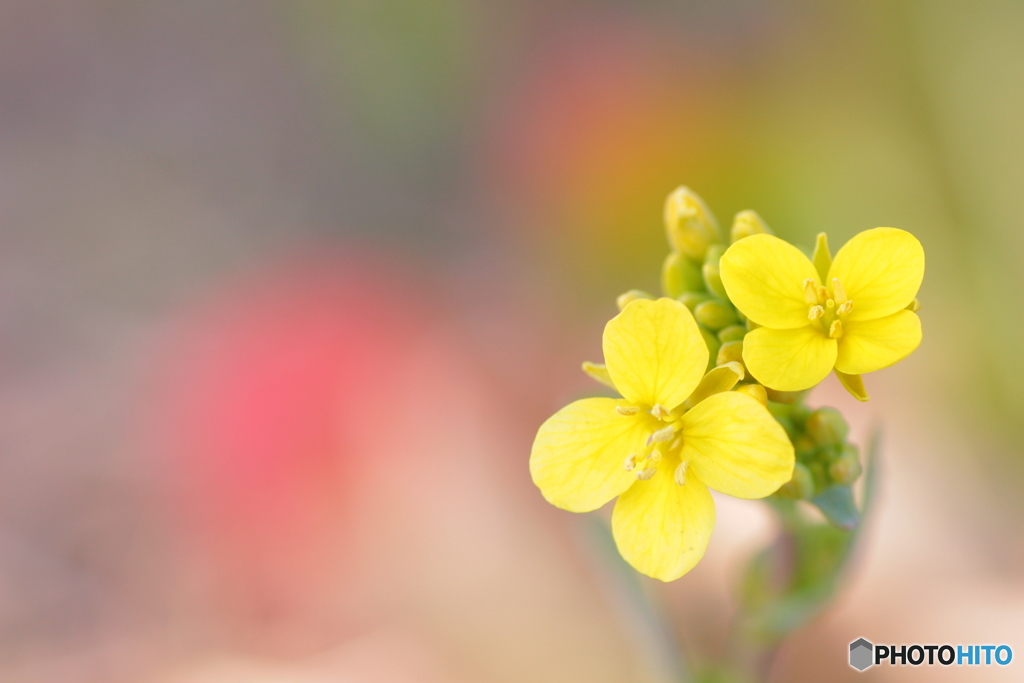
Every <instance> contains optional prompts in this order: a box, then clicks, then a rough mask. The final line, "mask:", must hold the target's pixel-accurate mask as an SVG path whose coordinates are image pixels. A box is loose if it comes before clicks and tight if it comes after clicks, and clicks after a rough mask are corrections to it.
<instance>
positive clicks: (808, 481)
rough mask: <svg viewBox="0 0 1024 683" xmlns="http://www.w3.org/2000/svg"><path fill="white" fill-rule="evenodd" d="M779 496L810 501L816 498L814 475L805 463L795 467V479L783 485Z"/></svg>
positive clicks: (797, 464)
mask: <svg viewBox="0 0 1024 683" xmlns="http://www.w3.org/2000/svg"><path fill="white" fill-rule="evenodd" d="M779 495H780V496H782V497H783V498H796V499H804V500H806V499H808V498H811V497H813V496H814V475H812V474H811V471H810V470H809V469H807V467H806V466H805V465H804V464H803V463H799V462H798V463H796V465H795V466H794V467H793V478H792V479H790V480H789V481H788V482H787V483H785V484H783V485H782V488H780V489H779Z"/></svg>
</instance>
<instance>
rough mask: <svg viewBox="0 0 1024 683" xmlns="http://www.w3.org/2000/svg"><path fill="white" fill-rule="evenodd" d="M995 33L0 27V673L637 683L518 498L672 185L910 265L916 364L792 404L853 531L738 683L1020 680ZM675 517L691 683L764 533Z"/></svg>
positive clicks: (642, 5) (580, 380)
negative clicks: (843, 495) (821, 425)
mask: <svg viewBox="0 0 1024 683" xmlns="http://www.w3.org/2000/svg"><path fill="white" fill-rule="evenodd" d="M1022 36H1024V5H1022V4H1021V3H1019V2H1003V1H1000V0H984V1H979V0H950V1H949V2H941V3H937V2H928V1H926V0H893V1H881V0H858V1H857V2H832V3H817V2H810V1H807V0H804V1H800V0H790V1H784V0H778V1H773V2H762V1H760V0H758V1H755V0H725V1H718V2H712V1H710V0H700V1H694V2H666V1H664V0H647V1H645V2H625V1H623V0H606V1H602V2H591V3H585V2H573V1H570V0H558V1H556V2H538V1H533V0H530V1H526V2H508V1H505V0H490V1H488V2H469V1H468V0H436V1H432V2H416V1H414V0H365V1H361V2H328V1H325V0H294V1H292V2H288V3H274V2H265V1H263V0H246V1H245V2H242V1H241V0H235V1H228V0H217V1H215V2H198V1H193V0H178V1H174V2H154V1H152V0H139V1H133V2H127V1H124V0H80V1H76V2H30V1H28V0H4V2H2V3H0V443H2V449H0V679H2V680H4V681H17V682H21V681H33V682H35V681H39V682H46V683H52V682H54V681H61V682H62V683H63V682H77V681H112V682H120V681H143V682H145V683H206V682H212V681H217V682H221V681H225V682H228V683H233V682H235V681H238V682H243V681H244V682H246V683H250V682H256V683H261V682H264V681H266V682H271V681H273V682H277V681H289V682H298V683H312V682H314V681H316V682H321V681H342V682H363V681H373V682H386V683H407V682H420V681H423V682H429V683H434V682H448V681H452V682H458V683H462V682H469V681H480V682H495V683H499V682H512V681H531V682H533V681H538V682H547V681H550V682H552V683H556V682H557V683H571V682H573V681H587V682H588V683H595V682H602V681H608V682H613V681H664V680H667V671H668V666H667V665H666V662H665V661H664V657H663V655H661V654H659V653H660V652H661V647H660V640H659V639H660V638H661V636H659V634H658V633H657V632H653V631H652V630H651V624H650V622H649V621H645V619H644V617H643V615H642V614H639V613H638V611H637V609H636V607H635V604H634V603H633V602H631V601H630V599H629V598H628V590H623V587H622V586H623V579H622V576H621V575H620V574H619V573H618V572H617V569H615V568H613V567H612V564H613V563H609V561H608V557H607V555H606V552H605V549H604V548H603V546H602V545H601V543H600V542H598V541H595V538H596V536H595V535H594V534H593V533H592V531H593V525H594V524H597V523H599V521H596V520H595V519H590V518H588V517H583V516H577V515H572V514H569V513H564V512H561V511H558V510H555V509H554V508H551V507H550V506H548V505H547V504H545V503H544V502H543V500H542V499H541V497H540V496H539V494H538V493H537V492H536V491H535V490H534V488H533V487H532V484H531V483H530V481H529V475H528V472H527V458H528V453H529V446H530V443H531V440H532V437H533V434H534V432H535V430H536V427H537V425H538V424H539V423H540V422H541V420H543V419H544V418H545V417H546V416H547V415H548V414H550V413H551V412H552V411H553V410H555V409H556V408H558V407H559V406H561V405H563V404H564V403H565V402H566V401H568V400H571V399H573V398H576V397H578V396H581V395H585V394H586V393H587V392H592V391H594V388H593V387H592V386H591V385H590V383H589V381H588V380H587V378H585V377H584V376H583V375H582V373H580V372H579V371H578V367H579V362H580V361H581V360H584V359H592V360H599V359H600V355H599V354H600V346H599V341H600V329H601V326H602V325H603V323H604V321H605V320H607V319H608V318H609V317H610V316H611V315H612V314H613V313H614V311H615V309H614V297H615V295H617V294H619V293H621V292H622V291H625V290H627V289H630V288H633V287H640V288H644V289H649V290H655V289H656V287H657V282H658V271H659V267H660V263H661V259H662V258H663V256H664V253H665V251H666V245H665V242H664V235H663V232H662V227H661V219H660V214H661V206H662V202H663V199H664V197H665V195H666V194H667V193H668V192H669V191H670V190H671V189H673V188H674V187H675V186H677V185H680V184H686V185H688V186H690V187H692V188H693V189H694V190H696V191H697V192H698V193H700V194H701V195H702V196H703V197H704V198H705V199H706V200H707V201H708V202H709V204H710V205H711V206H712V208H713V209H714V210H715V211H716V213H717V214H718V217H719V219H720V221H721V222H723V223H726V224H728V223H729V222H730V221H731V217H732V215H733V214H734V213H735V212H737V211H739V210H742V209H746V208H755V209H757V210H758V211H759V212H760V213H761V215H762V216H764V217H765V219H766V220H767V221H768V223H769V224H770V225H772V226H773V228H774V229H775V231H776V232H777V233H778V234H780V235H782V236H784V237H786V238H788V239H790V240H792V241H794V242H796V243H799V244H810V243H811V241H812V239H813V236H814V234H815V233H817V232H819V231H822V230H827V231H828V232H829V234H830V236H831V238H832V243H833V245H834V246H838V245H840V244H842V242H843V241H845V239H847V238H848V237H850V236H851V235H853V234H854V233H855V232H857V231H859V230H862V229H866V228H870V227H875V226H879V225H888V226H897V227H901V228H904V229H907V230H910V231H912V232H913V233H915V234H916V235H917V236H918V237H919V238H920V239H921V241H922V242H923V243H924V245H925V248H926V250H927V255H928V271H927V275H926V278H925V284H924V288H923V290H922V293H921V296H920V298H921V301H922V304H923V309H922V318H923V320H924V325H925V341H924V344H923V346H922V347H921V349H920V350H919V351H918V352H917V353H916V354H915V355H913V356H912V357H911V358H909V359H908V360H906V361H904V362H902V363H900V364H899V365H897V366H895V367H894V368H892V369H889V370H885V371H882V372H880V373H877V374H875V375H872V376H871V377H869V382H870V386H869V388H870V390H871V393H872V395H873V397H874V398H873V400H872V401H871V402H870V403H868V404H865V405H860V404H855V402H853V401H852V400H850V399H849V398H848V397H846V396H844V395H843V392H842V391H841V389H840V388H839V387H838V386H837V385H835V384H834V383H833V382H832V380H829V381H828V382H826V383H825V384H824V385H823V386H822V387H820V388H819V389H817V390H816V392H815V395H814V397H813V401H812V402H813V403H815V404H819V405H820V404H830V405H836V406H838V407H840V408H842V409H843V410H844V411H845V412H846V414H847V415H848V416H849V417H850V419H851V421H852V423H853V424H854V429H855V433H858V434H860V435H861V438H864V435H866V434H867V433H868V431H869V430H870V429H871V428H872V426H873V425H880V426H881V428H882V429H883V433H884V445H883V448H882V463H881V465H882V468H883V469H882V472H883V474H882V484H881V495H880V502H879V505H878V508H877V514H876V515H875V516H874V518H873V519H872V520H871V522H870V527H869V529H868V533H867V535H866V536H865V539H864V544H863V545H862V546H861V548H860V550H859V553H858V557H857V561H856V563H855V566H854V567H853V570H852V571H851V573H850V575H849V577H848V583H847V587H846V588H845V589H844V590H843V591H842V593H841V595H840V597H839V600H838V602H837V603H836V605H835V606H834V608H833V609H832V610H831V611H829V612H828V613H827V614H826V615H824V616H823V617H821V618H819V619H818V620H816V621H815V622H814V623H813V625H812V626H811V627H809V628H806V629H804V630H802V631H801V632H800V633H798V634H797V635H796V636H795V637H794V638H793V639H791V640H790V641H789V642H788V643H787V644H786V645H785V646H784V647H783V648H782V651H781V652H780V654H779V658H778V660H777V662H776V665H775V669H774V680H777V681H821V680H830V681H840V680H856V676H857V675H858V674H856V673H855V672H853V671H852V670H851V669H849V668H848V667H847V665H846V663H845V662H846V647H847V644H848V643H849V642H850V641H851V640H853V639H855V638H857V637H860V636H865V637H868V638H869V639H870V640H872V641H874V642H895V643H914V642H923V643H946V642H949V643H954V644H955V643H996V644H999V643H1009V644H1011V645H1012V646H1014V648H1015V650H1016V654H1017V657H1018V658H1020V657H1021V656H1024V638H1022V636H1024V502H1022V501H1024V499H1022V497H1021V495H1020V491H1021V487H1022V485H1024V461H1022V447H1021V445H1020V444H1021V443H1022V440H1024V426H1022V425H1024V422H1022V420H1021V418H1022V416H1024V392H1022V391H1021V386H1022V381H1024V355H1022V354H1021V353H1020V349H1021V348H1024V306H1022V305H1021V297H1022V292H1024V267H1022V264H1024V218H1022V217H1024V126H1022V125H1021V122H1022V121H1024V39H1022ZM718 502H719V518H720V523H719V525H718V527H717V529H716V532H715V536H714V538H713V539H712V544H711V547H710V549H709V552H708V554H707V556H706V557H705V559H704V561H703V562H702V563H701V564H700V565H699V566H698V567H697V568H696V569H695V570H694V571H693V572H691V573H690V574H689V575H687V576H686V577H685V578H683V579H682V580H680V581H678V582H676V583H674V584H672V585H668V586H663V585H660V584H659V585H655V583H654V582H648V581H646V580H645V581H644V582H642V585H643V587H644V589H645V590H646V591H648V592H649V594H650V595H651V596H652V597H653V598H654V599H655V600H656V601H660V602H661V604H663V605H664V606H665V608H664V615H665V619H666V620H667V621H669V622H671V623H672V624H673V625H674V626H675V627H676V631H677V633H678V634H679V635H678V638H679V639H680V641H681V642H682V644H683V645H685V647H686V648H687V649H688V651H689V652H691V653H692V658H693V660H695V661H696V662H697V663H698V664H699V663H700V662H701V661H707V660H710V659H713V658H714V657H719V656H722V655H723V654H724V647H725V646H724V634H725V630H726V628H727V626H728V623H729V619H730V616H731V615H732V613H733V611H734V605H735V600H734V596H735V585H736V582H737V578H738V575H739V572H740V569H741V567H742V566H743V563H744V561H745V559H746V558H747V557H748V556H749V555H750V554H751V553H752V552H754V551H755V550H756V549H757V548H758V547H760V546H762V545H764V544H765V543H766V542H767V541H768V539H769V538H770V537H771V534H772V528H771V524H770V520H769V519H768V517H767V516H766V515H765V513H764V510H763V509H762V508H761V507H760V504H759V503H756V502H744V501H736V500H731V499H728V498H725V497H720V498H719V499H718ZM590 517H598V516H594V515H592V516H590ZM1020 666H1021V664H1020V662H1018V661H1014V662H1013V664H1012V665H1011V666H1009V667H1006V668H999V667H991V668H989V669H985V670H979V669H975V670H971V671H970V672H969V673H970V680H1019V676H1020V674H1019V671H1020ZM870 673H871V675H872V676H873V677H874V679H875V680H895V679H897V678H902V677H905V678H912V679H916V680H929V681H931V680H964V678H963V676H964V675H965V674H964V671H963V670H955V669H954V670H947V669H941V670H936V669H928V668H927V667H922V668H921V669H910V668H908V669H903V670H899V669H875V670H873V671H872V672H870Z"/></svg>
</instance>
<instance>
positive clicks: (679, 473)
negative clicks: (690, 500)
mask: <svg viewBox="0 0 1024 683" xmlns="http://www.w3.org/2000/svg"><path fill="white" fill-rule="evenodd" d="M689 466H690V461H689V460H684V461H682V462H681V463H679V466H678V467H676V472H675V480H676V483H677V484H679V485H680V486H685V485H686V470H687V468H688V467H689Z"/></svg>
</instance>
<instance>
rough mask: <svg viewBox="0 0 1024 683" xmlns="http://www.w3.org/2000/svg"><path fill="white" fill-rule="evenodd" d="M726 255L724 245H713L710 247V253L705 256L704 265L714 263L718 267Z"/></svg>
mask: <svg viewBox="0 0 1024 683" xmlns="http://www.w3.org/2000/svg"><path fill="white" fill-rule="evenodd" d="M724 255H725V245H724V244H712V245H710V246H709V247H708V253H707V254H706V255H705V256H704V263H714V264H715V265H716V266H717V265H718V264H719V262H720V261H721V260H722V256H724Z"/></svg>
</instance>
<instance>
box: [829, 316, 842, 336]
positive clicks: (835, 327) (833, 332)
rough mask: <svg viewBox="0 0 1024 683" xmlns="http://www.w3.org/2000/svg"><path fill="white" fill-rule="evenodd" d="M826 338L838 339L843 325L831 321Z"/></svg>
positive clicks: (836, 321)
mask: <svg viewBox="0 0 1024 683" xmlns="http://www.w3.org/2000/svg"><path fill="white" fill-rule="evenodd" d="M828 336H829V337H831V338H832V339H838V338H839V337H842V336H843V323H842V321H840V320H833V321H832V326H831V327H829V328H828Z"/></svg>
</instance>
